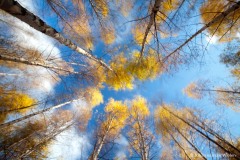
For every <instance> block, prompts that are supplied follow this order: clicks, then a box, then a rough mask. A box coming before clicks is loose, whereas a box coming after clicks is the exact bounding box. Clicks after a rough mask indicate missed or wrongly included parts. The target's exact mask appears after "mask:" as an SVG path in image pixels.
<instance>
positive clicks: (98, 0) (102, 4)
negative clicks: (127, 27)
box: [94, 0, 109, 18]
mask: <svg viewBox="0 0 240 160" xmlns="http://www.w3.org/2000/svg"><path fill="white" fill-rule="evenodd" d="M94 1H95V4H96V9H97V11H100V13H101V15H102V16H103V17H104V18H106V17H107V16H108V14H109V8H108V3H107V1H106V0H94Z"/></svg>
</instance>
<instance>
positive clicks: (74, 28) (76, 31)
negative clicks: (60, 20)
mask: <svg viewBox="0 0 240 160" xmlns="http://www.w3.org/2000/svg"><path fill="white" fill-rule="evenodd" d="M69 25H70V26H69ZM69 25H67V26H66V28H65V32H67V33H68V35H70V37H71V38H73V39H74V40H76V42H77V43H79V44H81V45H82V46H84V47H85V48H87V49H93V38H92V31H91V27H90V25H89V21H88V16H87V15H86V13H85V11H84V12H83V15H81V16H79V17H77V18H76V19H75V20H74V21H71V22H69Z"/></svg>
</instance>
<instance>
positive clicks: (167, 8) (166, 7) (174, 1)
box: [155, 0, 179, 24]
mask: <svg viewBox="0 0 240 160" xmlns="http://www.w3.org/2000/svg"><path fill="white" fill-rule="evenodd" d="M178 5H179V0H165V1H163V2H162V4H161V9H160V10H161V12H157V15H156V17H155V20H156V22H157V23H158V24H161V23H163V22H164V21H166V19H167V16H168V14H169V13H170V12H171V11H173V10H175V9H176V8H177V7H178Z"/></svg>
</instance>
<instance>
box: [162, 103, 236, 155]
mask: <svg viewBox="0 0 240 160" xmlns="http://www.w3.org/2000/svg"><path fill="white" fill-rule="evenodd" d="M163 108H164V109H165V110H166V111H168V112H169V113H170V114H172V115H173V116H175V117H176V118H178V119H180V120H181V121H183V122H184V123H186V124H187V125H188V126H190V127H191V128H193V129H194V130H196V131H197V132H198V133H199V134H200V135H202V136H203V137H205V138H206V139H207V140H209V141H210V142H212V143H213V144H215V145H216V146H218V147H219V148H220V149H222V150H223V151H225V152H226V153H228V154H234V155H235V156H236V157H235V158H236V159H240V155H239V154H235V153H233V152H231V151H229V150H227V149H226V148H225V147H224V146H222V145H221V144H220V143H219V142H217V141H216V140H214V139H213V138H211V137H209V136H208V135H207V134H205V133H203V132H202V131H201V130H199V129H198V128H197V127H195V126H193V125H192V124H191V123H190V122H188V121H187V120H184V119H183V118H181V117H180V116H178V115H177V114H175V113H173V112H172V111H170V110H169V109H167V108H166V107H163Z"/></svg>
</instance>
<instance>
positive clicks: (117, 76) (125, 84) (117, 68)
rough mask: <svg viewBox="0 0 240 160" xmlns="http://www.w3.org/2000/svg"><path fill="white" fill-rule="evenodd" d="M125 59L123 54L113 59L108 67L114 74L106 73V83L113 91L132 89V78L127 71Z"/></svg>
mask: <svg viewBox="0 0 240 160" xmlns="http://www.w3.org/2000/svg"><path fill="white" fill-rule="evenodd" d="M127 63H128V60H127V58H126V57H125V56H124V54H123V53H121V54H119V55H117V56H115V57H114V59H113V60H112V61H111V62H110V66H111V68H112V69H113V71H114V72H112V71H108V73H107V78H106V83H107V84H108V85H109V86H111V87H112V88H113V89H115V90H120V89H133V80H134V78H133V76H132V75H131V74H130V73H129V72H128V71H127V69H126V67H127V66H126V65H127Z"/></svg>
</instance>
